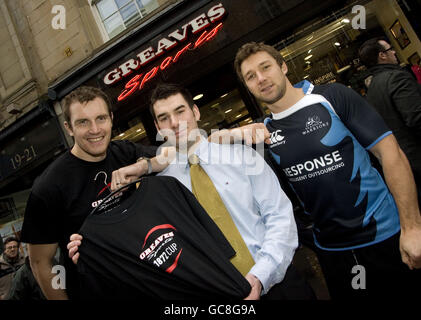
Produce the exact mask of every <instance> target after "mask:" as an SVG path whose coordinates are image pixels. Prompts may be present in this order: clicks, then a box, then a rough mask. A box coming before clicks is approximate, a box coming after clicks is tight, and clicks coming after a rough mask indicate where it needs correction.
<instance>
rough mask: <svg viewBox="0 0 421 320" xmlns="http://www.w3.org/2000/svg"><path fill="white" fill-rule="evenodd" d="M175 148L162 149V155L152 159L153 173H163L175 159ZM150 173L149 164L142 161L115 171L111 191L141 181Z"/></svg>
mask: <svg viewBox="0 0 421 320" xmlns="http://www.w3.org/2000/svg"><path fill="white" fill-rule="evenodd" d="M175 155H176V150H175V147H162V148H160V153H159V154H158V155H157V156H156V157H154V158H152V159H151V165H152V171H153V172H161V171H162V170H164V169H165V168H166V167H167V166H168V165H169V164H170V163H171V161H172V160H173V159H174V158H175ZM147 173H148V162H147V161H146V160H141V161H139V162H136V163H133V164H131V165H129V166H125V167H122V168H120V169H118V170H115V171H113V173H112V178H111V190H112V191H114V190H117V189H119V188H121V187H124V186H125V185H127V184H129V183H130V182H133V181H135V180H137V179H139V178H140V177H141V176H143V175H145V174H147Z"/></svg>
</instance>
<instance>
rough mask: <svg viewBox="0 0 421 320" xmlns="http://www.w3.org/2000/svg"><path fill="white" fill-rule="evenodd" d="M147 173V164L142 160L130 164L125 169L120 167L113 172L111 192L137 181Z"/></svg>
mask: <svg viewBox="0 0 421 320" xmlns="http://www.w3.org/2000/svg"><path fill="white" fill-rule="evenodd" d="M147 172H148V163H147V162H146V160H142V161H139V162H136V163H134V164H131V165H129V166H126V167H122V168H120V169H118V170H115V171H113V173H112V178H111V190H112V191H114V190H117V189H118V188H121V187H123V186H125V185H127V184H129V183H130V182H132V181H135V180H137V179H139V178H140V177H141V176H143V175H144V174H145V173H147Z"/></svg>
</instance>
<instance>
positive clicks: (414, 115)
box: [389, 71, 421, 137]
mask: <svg viewBox="0 0 421 320" xmlns="http://www.w3.org/2000/svg"><path fill="white" fill-rule="evenodd" d="M389 83H390V91H391V92H390V94H391V97H392V99H393V103H394V105H395V107H396V109H397V110H398V112H399V113H400V114H401V116H402V118H403V120H404V122H405V124H406V125H407V126H408V127H409V128H411V129H413V131H414V132H417V134H418V135H419V137H421V88H420V85H419V84H418V83H417V82H416V80H415V79H414V78H413V77H412V75H410V74H409V72H406V71H405V72H397V73H394V74H393V75H392V77H391V79H390V81H389Z"/></svg>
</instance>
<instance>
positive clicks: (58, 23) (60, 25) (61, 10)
mask: <svg viewBox="0 0 421 320" xmlns="http://www.w3.org/2000/svg"><path fill="white" fill-rule="evenodd" d="M51 13H52V14H54V15H55V16H54V17H53V19H52V20H51V26H52V27H53V29H54V30H60V29H61V30H64V29H66V8H65V7H64V6H63V5H58V4H56V5H54V6H53V8H52V9H51Z"/></svg>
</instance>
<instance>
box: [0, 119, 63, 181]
mask: <svg viewBox="0 0 421 320" xmlns="http://www.w3.org/2000/svg"><path fill="white" fill-rule="evenodd" d="M58 130H59V129H58V128H57V126H56V125H55V123H54V122H53V120H47V121H45V122H44V123H42V124H41V125H39V126H37V127H35V128H34V129H33V130H31V131H29V132H27V133H26V134H24V135H21V136H19V137H17V138H15V139H12V140H9V141H8V142H7V143H6V144H5V145H1V146H0V181H1V180H3V179H5V178H7V177H8V176H10V175H12V174H14V173H16V172H18V171H19V170H21V169H23V168H25V167H27V166H28V165H29V164H31V163H32V162H33V161H35V160H37V159H38V158H40V157H42V156H44V155H45V154H46V153H48V152H50V151H52V150H54V149H55V148H57V147H58V146H59V145H61V144H62V142H61V141H60V139H59V137H60V133H59V132H58Z"/></svg>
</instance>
